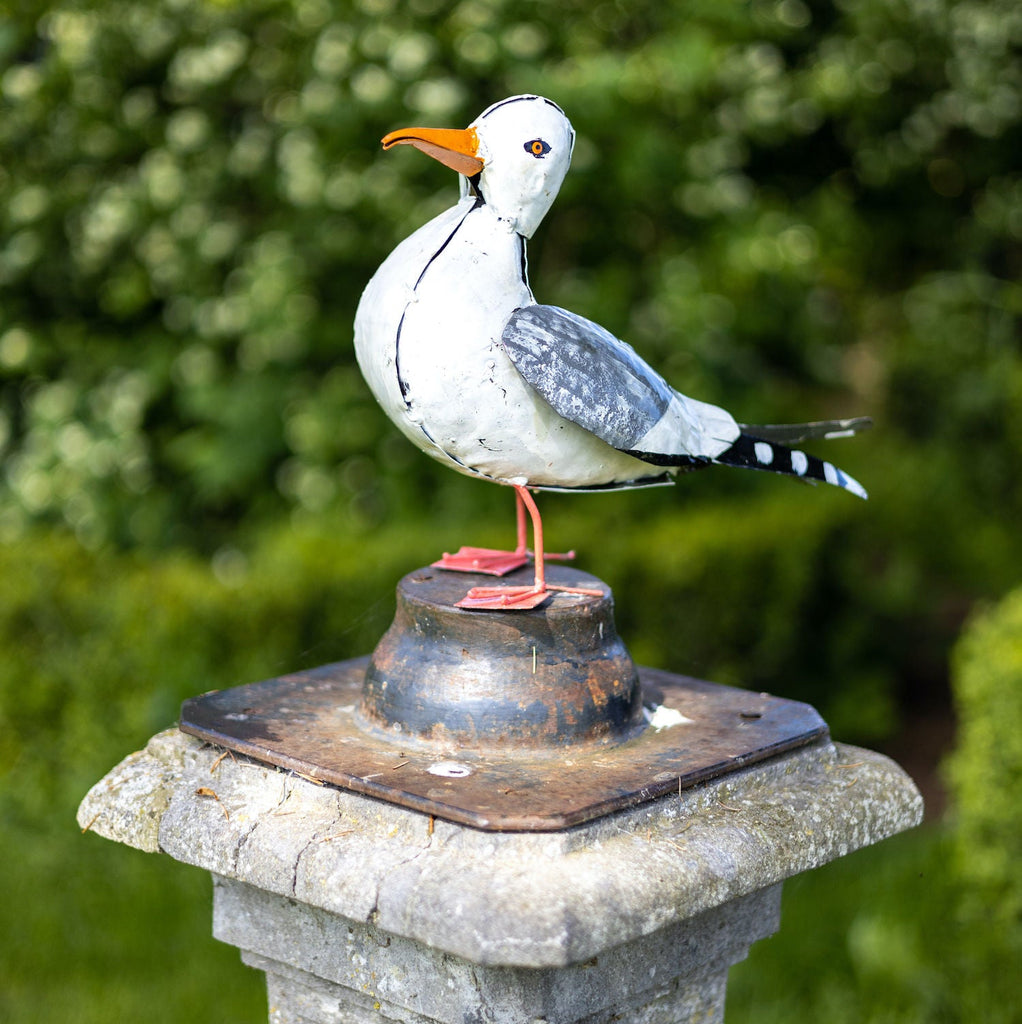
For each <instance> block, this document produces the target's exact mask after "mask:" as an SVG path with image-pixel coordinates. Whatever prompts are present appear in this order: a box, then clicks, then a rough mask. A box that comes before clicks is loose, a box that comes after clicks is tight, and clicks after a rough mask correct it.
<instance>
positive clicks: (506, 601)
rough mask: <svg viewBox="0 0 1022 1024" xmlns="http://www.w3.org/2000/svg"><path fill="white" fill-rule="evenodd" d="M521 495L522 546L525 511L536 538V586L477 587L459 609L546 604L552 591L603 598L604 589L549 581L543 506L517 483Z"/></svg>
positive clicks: (520, 534)
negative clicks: (527, 513) (541, 512)
mask: <svg viewBox="0 0 1022 1024" xmlns="http://www.w3.org/2000/svg"><path fill="white" fill-rule="evenodd" d="M515 491H516V493H517V494H518V509H519V535H518V540H519V545H520V546H521V545H524V543H525V528H524V511H525V509H527V510H528V512H529V516H530V518H531V519H532V537H533V541H534V544H535V548H536V554H535V565H536V575H535V579H534V580H533V583H532V586H528V587H500V586H498V587H473V588H472V589H471V590H470V591H469V592H468V593H467V594H466V595H465V597H463V598H462V599H461V600H460V601H458V602H457V607H458V608H475V609H486V610H501V609H508V610H510V609H526V608H535V607H536V606H537V605H540V604H542V603H543V602H544V601H545V600H546V599H547V598H548V597H549V596H550V592H551V591H555V590H556V591H561V592H563V593H568V594H582V595H584V596H587V597H603V591H602V590H595V589H586V588H583V587H559V586H555V585H554V584H550V583H547V582H546V566H545V560H544V554H543V520H542V519H541V518H540V515H539V508H538V507H537V505H536V502H535V500H534V499H533V497H532V495H531V494H530V493H529V492H528V490H526V488H524V487H520V486H518V485H517V484H516V485H515Z"/></svg>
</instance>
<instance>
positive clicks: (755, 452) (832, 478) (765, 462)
mask: <svg viewBox="0 0 1022 1024" xmlns="http://www.w3.org/2000/svg"><path fill="white" fill-rule="evenodd" d="M832 422H833V423H835V424H836V423H851V422H856V421H850V420H841V421H832ZM819 426H828V427H829V426H830V424H814V423H806V424H797V425H793V426H791V427H787V426H785V427H767V428H765V429H764V428H762V427H758V428H757V427H753V428H749V429H753V430H759V431H760V433H761V435H762V434H768V435H769V437H770V439H769V440H768V438H767V437H765V436H754V435H752V434H746V433H745V432H744V429H745V428H743V432H742V434H741V435H739V437H738V440H737V441H735V443H734V444H732V445H731V447H730V448H728V449H726V450H725V451H723V452H721V453H720V454H719V455H717V456H716V457H715V458H714V459H713V460H712V461H713V462H716V463H719V464H721V465H723V466H736V467H739V468H741V469H761V470H765V471H766V472H768V473H783V474H785V475H786V476H794V477H801V478H802V479H805V480H819V481H821V482H822V483H827V484H833V485H834V486H835V487H841V488H843V489H844V490H846V491H851V493H852V494H855V495H857V496H858V497H860V498H863V499H865V498H867V497H868V495H867V494H866V490H865V488H864V487H863V486H862V484H860V483H859V481H858V480H856V479H855V478H854V477H850V476H849V475H848V474H847V473H845V472H844V471H843V470H840V469H838V468H837V466H835V465H834V464H833V463H831V462H824V461H823V459H818V458H816V456H815V455H808V454H807V453H806V452H804V451H801V450H800V449H798V448H789V447H788V446H787V445H786V444H781V443H779V442H778V441H776V440H773V439H772V438H773V437H775V436H776V431H792V432H794V433H792V434H791V435H790V436H793V437H794V438H796V439H801V438H804V437H827V436H844V433H845V432H847V430H848V429H849V428H847V427H845V428H841V429H842V433H840V434H837V435H835V434H834V433H833V432H832V431H829V432H822V433H819V434H817V433H810V434H805V433H803V434H801V435H800V434H798V433H797V431H798V430H801V429H804V428H806V427H819ZM792 443H796V442H795V441H793V442H792Z"/></svg>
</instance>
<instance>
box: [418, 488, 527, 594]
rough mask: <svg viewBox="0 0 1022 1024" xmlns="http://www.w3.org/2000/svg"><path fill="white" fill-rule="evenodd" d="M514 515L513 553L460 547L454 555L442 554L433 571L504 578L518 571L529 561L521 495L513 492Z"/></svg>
mask: <svg viewBox="0 0 1022 1024" xmlns="http://www.w3.org/2000/svg"><path fill="white" fill-rule="evenodd" d="M515 513H516V523H517V528H518V543H517V544H516V545H515V549H514V551H501V550H499V549H497V548H473V547H465V546H462V547H460V548H459V549H458V550H457V551H455V552H454V554H453V555H452V554H449V553H448V552H446V551H445V552H444V557H443V558H441V559H439V560H438V561H436V562H434V563H433V567H434V568H435V569H453V570H454V571H455V572H481V573H485V574H486V575H487V576H506V575H507V574H508V573H509V572H513V571H514V570H515V569H520V568H521V567H522V566H523V565H525V564H526V562H528V560H529V551H528V548H527V545H526V521H525V506H524V505H523V504H522V498H521V495H520V494H518V493H517V491H516V492H515Z"/></svg>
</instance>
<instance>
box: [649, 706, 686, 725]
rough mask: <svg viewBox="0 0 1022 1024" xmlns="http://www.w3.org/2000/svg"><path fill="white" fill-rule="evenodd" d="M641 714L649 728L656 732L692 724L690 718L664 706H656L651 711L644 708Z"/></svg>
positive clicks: (675, 709)
mask: <svg viewBox="0 0 1022 1024" xmlns="http://www.w3.org/2000/svg"><path fill="white" fill-rule="evenodd" d="M642 713H643V714H644V715H645V716H646V721H647V722H649V724H650V726H651V727H652V728H654V729H657V730H660V729H670V728H673V727H674V726H676V725H691V724H692V719H691V718H686V717H685V716H684V715H683V714H682V713H681V712H680V711H678V709H677V708H669V707H668V706H667V705H666V704H658V705H657V706H656V708H655V709H654V710H652V711H650V709H649V708H647V707H644V708H643V709H642Z"/></svg>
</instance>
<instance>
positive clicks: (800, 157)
mask: <svg viewBox="0 0 1022 1024" xmlns="http://www.w3.org/2000/svg"><path fill="white" fill-rule="evenodd" d="M526 91H527V92H541V93H543V94H546V95H549V96H550V97H552V98H554V99H555V100H557V102H559V103H560V104H561V105H562V106H563V107H564V108H565V109H566V110H567V112H568V114H569V116H570V117H571V118H572V120H573V122H574V125H575V127H576V130H577V132H578V145H577V148H576V156H575V160H574V165H573V170H572V172H571V173H570V174H569V177H568V179H567V181H566V183H565V185H564V188H563V190H562V193H561V196H560V199H559V200H558V202H557V203H556V204H555V206H554V208H553V211H552V212H551V214H550V215H549V217H548V218H547V221H546V222H545V223H544V225H543V226H542V228H541V229H540V231H539V232H538V234H537V237H536V238H535V240H534V242H533V244H532V246H531V249H530V267H531V273H532V280H533V287H534V291H535V292H536V294H537V297H538V298H539V299H540V301H544V302H550V303H556V304H559V305H563V306H567V307H569V308H571V309H574V310H576V311H578V312H580V313H582V314H584V315H586V316H588V317H590V318H593V319H595V320H597V321H599V322H601V323H602V324H604V325H605V326H606V327H607V328H608V329H610V330H611V331H613V332H614V333H616V334H618V335H619V336H621V337H624V338H626V339H628V340H629V341H630V342H631V343H632V344H633V345H635V346H636V347H637V348H638V349H639V350H640V352H642V353H643V354H644V355H645V356H646V357H647V358H648V359H649V361H650V362H652V363H653V365H654V366H656V367H657V368H658V369H659V370H661V371H662V372H663V373H664V374H665V375H666V376H667V377H668V378H669V379H670V380H671V381H672V383H673V384H674V385H675V386H677V387H678V388H679V389H680V390H682V391H684V392H687V393H689V394H692V395H694V396H697V397H700V398H702V399H705V400H708V401H712V402H717V403H720V404H723V405H725V406H726V407H728V408H729V409H731V410H733V411H734V412H735V413H736V415H737V416H738V418H739V419H741V420H743V421H745V422H753V423H754V422H783V421H792V420H795V421H798V420H803V419H812V418H822V417H830V416H844V415H870V416H872V417H873V418H874V420H875V422H876V427H875V429H874V430H873V431H872V432H871V433H870V434H869V435H866V436H863V437H861V438H858V439H856V440H852V441H842V442H833V443H832V444H831V446H830V447H829V448H827V454H828V457H831V458H833V459H834V460H835V461H837V462H838V463H839V464H840V465H841V466H842V467H843V468H845V469H847V470H848V471H849V472H851V473H853V474H854V475H855V476H856V477H858V478H859V479H860V480H862V481H863V483H864V484H865V485H866V487H867V488H868V489H869V491H870V494H871V500H870V501H869V503H862V502H859V501H856V500H855V499H853V498H852V497H850V496H849V495H847V494H845V493H841V492H837V491H835V490H833V489H831V488H818V489H812V488H808V487H805V486H801V485H799V484H798V483H796V482H792V481H788V480H782V479H780V478H776V477H770V476H767V475H765V474H752V473H746V474H742V473H736V472H729V471H725V470H716V471H709V472H705V473H700V474H695V475H692V476H689V477H686V478H683V479H682V480H681V482H680V483H679V484H678V486H677V487H675V488H663V489H657V490H652V491H647V492H636V493H631V494H620V495H598V496H554V495H551V496H546V497H543V498H541V504H542V507H543V509H544V512H545V521H546V524H547V531H548V534H549V538H548V539H549V543H550V545H551V547H553V548H559V547H566V546H574V547H576V548H577V549H578V550H579V552H580V559H579V564H580V565H581V566H582V567H584V568H585V569H587V570H589V571H592V572H595V573H597V574H598V575H600V576H601V577H603V578H604V579H606V580H607V581H608V582H610V583H611V585H612V586H613V588H614V591H615V594H616V598H617V603H618V607H619V612H618V617H619V627H620V629H621V632H622V633H623V635H624V636H625V638H626V641H627V642H628V644H629V646H630V648H631V650H632V652H633V654H634V655H635V657H636V659H637V660H641V661H643V662H645V663H648V664H654V665H657V666H660V667H663V668H666V669H669V670H673V671H678V672H684V673H689V674H693V675H698V676H702V677H705V678H710V679H715V680H718V681H721V682H726V683H733V684H736V685H741V686H745V687H748V688H751V689H754V690H770V691H772V692H774V693H778V694H781V695H784V696H788V697H794V698H798V699H803V700H808V701H810V702H812V703H813V704H814V705H816V706H817V707H818V708H819V709H820V711H821V712H822V713H823V714H824V716H825V717H826V718H827V720H828V721H829V722H830V724H831V727H832V731H833V733H834V735H835V736H836V737H837V738H839V739H842V740H845V741H850V742H858V743H863V744H868V745H871V746H874V747H877V748H879V749H882V750H886V751H890V752H893V753H894V754H895V755H896V756H897V757H898V758H899V760H901V761H902V763H904V764H905V765H906V766H907V767H908V768H909V769H910V770H911V771H912V772H913V774H914V775H915V777H916V778H917V779H918V781H919V782H920V785H921V786H922V787H923V789H924V792H925V793H926V796H927V799H928V808H929V812H928V822H927V824H926V825H925V826H923V827H922V828H921V829H918V830H916V831H915V832H913V833H911V834H908V835H905V836H903V837H899V838H897V839H894V840H890V841H888V842H886V843H883V844H881V845H880V846H879V847H877V848H875V849H873V850H870V851H866V852H862V853H859V854H856V855H853V856H851V857H849V858H847V859H846V860H845V861H842V862H839V863H837V864H834V865H832V866H830V867H828V868H825V869H821V870H819V871H816V872H812V873H810V874H809V875H807V876H804V877H801V878H799V879H797V880H794V881H792V882H790V883H788V884H787V886H786V895H785V910H784V920H783V925H782V931H781V933H780V934H779V935H778V936H777V937H775V938H773V939H771V940H768V941H767V942H764V943H761V944H760V945H759V946H757V947H756V948H755V949H754V950H753V952H752V955H751V957H750V959H749V960H748V961H747V962H746V963H745V964H743V965H741V966H740V967H738V968H736V969H735V970H734V971H733V972H732V984H731V989H730V995H729V1011H728V1012H729V1017H728V1019H729V1021H731V1022H734V1024H740V1022H748V1024H766V1022H782V1021H784V1022H790V1021H791V1020H795V1019H813V1020H828V1021H831V1022H834V1024H840V1022H846V1021H847V1022H849V1024H851V1022H857V1024H861V1022H878V1024H879V1022H885V1024H887V1022H916V1021H920V1022H921V1021H927V1022H929V1021H932V1022H959V1021H961V1022H974V1021H980V1020H982V1021H984V1022H1000V1021H1005V1022H1007V1021H1015V1020H1019V1019H1022V1011H1020V1009H1019V1007H1020V1005H1022V987H1020V982H1019V980H1018V963H1019V962H1020V957H1022V867H1020V865H1022V825H1020V811H1019V808H1020V806H1022V735H1020V734H1022V591H1020V590H1019V589H1017V588H1019V586H1020V584H1022V472H1020V471H1022V342H1020V332H1019V317H1020V314H1022V286H1020V283H1019V273H1020V270H1022V176H1020V166H1019V164H1020V153H1022V130H1020V126H1022V7H1020V6H1019V5H1018V3H1017V0H962V2H957V3H952V2H949V0H841V2H834V0H747V2H740V3H739V2H733V0H712V2H707V0H687V2H685V3H680V2H667V3H665V2H664V0H616V2H615V0H597V2H592V0H559V2H558V3H556V4H552V3H538V2H535V0H513V2H512V0H461V2H453V3H452V2H444V0H409V2H406V3H399V2H397V0H360V2H354V0H343V2H342V0H337V2H331V0H147V2H142V0H136V2H125V0H88V2H84V0H82V2H76V0H65V2H61V3H54V4H47V3H41V2H36V0H13V2H10V3H8V4H7V5H6V8H5V10H4V12H3V13H0V460H2V465H0V863H2V864H3V866H4V868H3V883H2V888H3V893H4V895H3V899H2V900H0V936H2V938H0V951H2V955H0V1019H2V1020H4V1021H7V1020H10V1021H18V1022H27V1021H46V1022H50V1021H61V1022H67V1021H81V1022H97V1024H99V1022H103V1024H110V1022H113V1021H122V1020H123V1021H129V1020H132V1021H135V1020H145V1021H149V1022H179V1021H180V1022H184V1021H193V1020H203V1021H231V1022H233V1021H238V1022H241V1021H258V1020H262V1019H265V1012H266V1008H265V996H264V992H263V989H262V983H261V976H260V975H258V974H256V973H255V972H252V971H250V970H248V969H247V968H244V967H243V966H241V964H240V963H239V961H238V958H237V954H236V952H235V951H234V950H232V949H229V948H226V947H222V946H220V945H218V944H217V943H215V942H214V941H213V940H212V939H211V938H209V929H210V917H209V911H210V894H209V888H210V886H209V880H208V877H207V876H205V875H204V874H202V873H201V872H198V871H196V870H194V869H190V868H185V867H183V866H181V865H178V864H175V863H174V862H171V861H169V860H167V859H165V858H160V857H153V856H145V855H142V854H137V853H135V852H134V851H131V850H128V849H126V848H123V847H119V846H115V845H114V844H111V843H107V842H105V841H103V840H100V839H98V838H97V837H95V836H93V835H82V834H80V832H79V830H78V828H77V826H76V825H75V823H74V811H75V808H76V806H77V803H78V801H79V800H80V799H81V797H82V796H83V794H84V793H85V791H86V790H87V788H88V787H89V786H90V785H91V784H92V783H93V782H94V781H96V780H97V779H98V778H99V777H100V776H101V775H102V774H103V773H104V772H105V771H106V770H107V769H109V768H110V767H111V766H112V764H114V763H115V762H116V761H118V760H119V759H120V758H121V757H122V756H124V755H125V754H127V753H128V752H130V751H132V750H134V749H136V748H138V747H139V746H141V745H142V744H144V743H145V741H146V740H147V739H148V737H149V736H150V735H151V734H152V733H153V732H155V731H157V730H159V729H162V728H166V727H168V726H170V725H172V724H173V723H174V721H175V718H176V715H177V709H178V707H179V704H180V701H181V700H182V699H183V698H185V697H187V696H190V695H193V694H196V693H200V692H203V691H205V690H208V689H212V688H215V687H224V686H230V685H236V684H240V683H244V682H251V681H253V680H256V679H260V678H266V677H268V676H272V675H275V674H278V673H280V672H283V671H288V670H292V669H296V668H300V667H306V666H311V665H316V664H322V663H324V662H327V661H331V660H335V659H340V658H346V657H353V656H355V655H359V654H363V653H366V652H367V651H368V650H369V649H371V647H372V646H373V644H374V643H375V641H376V639H377V638H378V637H379V636H380V635H381V634H382V632H383V631H384V630H385V628H386V626H387V625H388V623H389V620H390V616H391V614H392V610H393V586H394V583H395V581H396V579H397V578H398V577H399V576H400V575H402V574H403V573H404V572H406V571H409V570H410V569H412V568H415V567H417V566H419V565H422V564H425V563H426V562H428V561H430V560H431V559H432V558H433V557H435V556H437V555H438V554H439V553H440V552H441V551H443V550H452V549H453V548H454V547H456V546H457V545H459V544H461V543H466V542H467V543H488V544H493V545H499V544H504V543H507V542H508V541H509V539H510V535H511V531H512V499H511V497H510V495H509V494H508V493H507V492H506V491H504V490H503V489H501V488H497V487H490V486H487V485H484V484H482V483H479V482H476V481H472V480H469V479H466V478H463V477H460V476H458V475H456V474H453V473H450V472H448V471H447V470H445V469H443V468H442V467H440V466H438V465H437V464H434V463H433V462H432V461H431V460H429V459H427V458H425V457H424V456H422V455H420V454H419V453H418V452H417V451H416V450H415V449H413V448H412V446H411V445H409V444H408V443H407V442H406V441H404V440H403V439H402V438H401V437H399V436H398V434H397V432H396V431H395V430H394V429H393V428H392V427H391V426H390V425H389V424H388V423H387V422H386V421H385V419H384V418H383V416H382V414H381V413H380V412H379V411H378V410H377V408H376V407H375V405H374V404H373V401H372V399H371V397H370V395H369V393H368V390H367V388H366V387H365V386H364V384H363V383H362V381H361V378H360V376H359V374H358V370H357V368H356V366H355V364H354V359H353V352H352V318H353V315H354V310H355V306H356V304H357V301H358V297H359V295H360V293H361V290H362V288H363V287H364V285H365V283H366V281H367V280H368V278H369V277H370V275H371V274H372V272H373V270H374V269H375V267H376V266H377V265H378V263H379V262H380V260H381V259H382V258H383V257H384V256H385V255H386V253H387V252H388V251H389V250H390V249H391V248H392V247H393V245H394V244H395V243H396V242H397V241H398V240H399V239H400V238H402V237H403V236H405V235H406V234H408V233H409V232H410V231H411V230H413V229H414V228H415V227H417V226H418V225H419V224H421V223H422V222H423V221H425V220H426V219H427V218H428V217H430V216H431V215H433V214H434V213H436V212H439V211H440V210H442V209H444V208H445V207H446V206H447V205H449V204H450V203H451V202H452V201H453V198H454V196H455V194H456V183H455V181H454V177H453V175H452V174H451V173H450V172H448V171H446V170H445V169H444V168H442V167H440V166H439V165H438V164H435V163H434V162H433V161H430V160H427V159H425V158H424V157H422V156H421V154H417V153H415V152H413V151H412V150H405V151H398V152H395V153H391V154H386V155H384V154H382V153H381V152H380V149H379V144H378V140H379V138H380V137H381V136H382V135H383V134H384V133H385V132H387V131H389V130H391V129H393V128H396V127H403V126H407V125H409V124H427V125H436V126H455V127H457V126H463V125H465V124H467V123H468V122H469V121H470V120H471V119H472V118H474V117H475V115H476V114H478V113H479V112H480V111H481V110H482V109H483V108H484V107H486V106H487V105H488V104H489V103H490V102H492V101H493V100H496V99H499V98H502V97H504V96H506V95H510V94H513V93H517V92H526Z"/></svg>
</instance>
